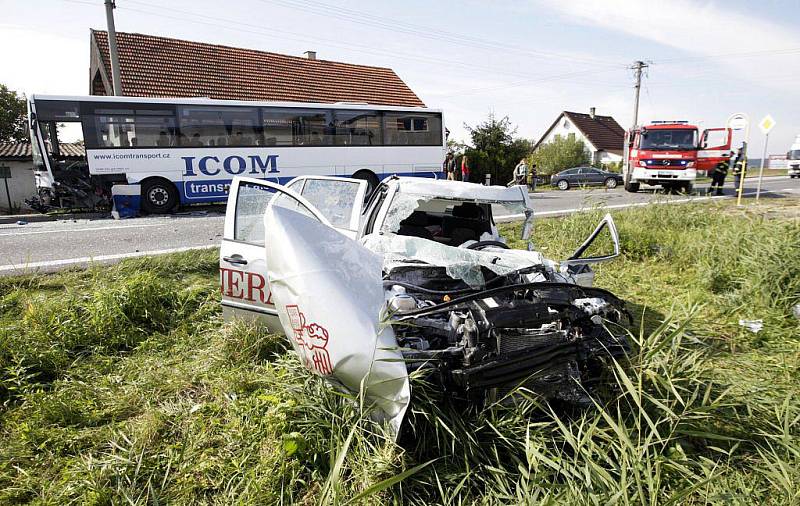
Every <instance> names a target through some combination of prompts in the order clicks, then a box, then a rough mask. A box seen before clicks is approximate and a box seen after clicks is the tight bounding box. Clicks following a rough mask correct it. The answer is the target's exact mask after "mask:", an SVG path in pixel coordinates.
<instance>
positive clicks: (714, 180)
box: [708, 158, 731, 195]
mask: <svg viewBox="0 0 800 506" xmlns="http://www.w3.org/2000/svg"><path fill="white" fill-rule="evenodd" d="M730 163H731V162H730V158H726V159H724V160H722V161H721V162H719V163H718V164H717V166H716V167H714V172H712V173H711V188H709V189H708V193H709V194H712V193H713V194H715V195H722V187H723V186H725V176H727V175H728V167H729V166H730Z"/></svg>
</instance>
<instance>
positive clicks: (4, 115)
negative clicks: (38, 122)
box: [0, 84, 30, 142]
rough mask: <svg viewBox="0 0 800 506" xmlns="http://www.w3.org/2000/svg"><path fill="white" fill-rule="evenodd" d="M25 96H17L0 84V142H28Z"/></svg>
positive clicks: (14, 92)
mask: <svg viewBox="0 0 800 506" xmlns="http://www.w3.org/2000/svg"><path fill="white" fill-rule="evenodd" d="M27 102H28V101H27V99H26V98H25V95H21V96H20V95H17V92H16V91H11V90H9V89H8V88H7V87H6V86H4V85H2V84H0V142H28V141H29V140H30V139H29V138H28V128H27V123H28V121H27V116H28V103H27Z"/></svg>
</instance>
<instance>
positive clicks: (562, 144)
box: [530, 134, 591, 174]
mask: <svg viewBox="0 0 800 506" xmlns="http://www.w3.org/2000/svg"><path fill="white" fill-rule="evenodd" d="M530 158H531V161H532V162H533V163H535V164H536V168H537V170H538V172H539V174H555V173H556V172H559V171H562V170H564V169H568V168H570V167H577V166H579V165H587V164H589V162H590V161H591V155H590V154H589V150H587V149H586V144H584V142H583V141H582V140H579V139H576V138H575V134H569V135H568V136H566V137H562V136H560V135H556V136H555V139H553V140H552V141H551V142H548V143H547V144H541V145H540V146H539V147H538V148H537V149H536V151H535V152H534V153H533V155H531V157H530Z"/></svg>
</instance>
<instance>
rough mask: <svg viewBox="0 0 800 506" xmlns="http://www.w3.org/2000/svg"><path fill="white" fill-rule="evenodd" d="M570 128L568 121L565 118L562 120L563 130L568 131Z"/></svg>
mask: <svg viewBox="0 0 800 506" xmlns="http://www.w3.org/2000/svg"><path fill="white" fill-rule="evenodd" d="M570 126H571V125H570V124H569V120H568V119H567V118H564V130H569V127H570Z"/></svg>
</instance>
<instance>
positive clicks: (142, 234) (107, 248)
mask: <svg viewBox="0 0 800 506" xmlns="http://www.w3.org/2000/svg"><path fill="white" fill-rule="evenodd" d="M755 184H756V181H755V179H748V180H746V183H745V196H750V195H754V194H755ZM706 187H707V185H700V188H699V189H700V190H701V193H703V192H704V190H705V188H706ZM762 191H765V192H766V193H763V195H762V197H765V198H776V197H781V196H782V195H794V196H797V197H800V180H797V179H794V180H790V179H789V178H788V177H786V176H781V177H772V178H765V179H764V185H763V190H762ZM532 198H533V204H534V208H535V210H536V215H537V216H541V217H544V216H556V215H561V214H568V213H572V212H578V211H580V210H581V209H587V208H592V207H595V206H604V207H606V208H608V209H621V208H625V207H632V206H641V205H649V204H652V203H655V202H670V201H671V202H684V201H689V200H704V199H707V197H699V196H695V197H686V196H682V195H666V194H664V193H663V192H654V191H642V192H639V193H636V194H631V193H627V192H625V191H624V190H623V189H622V188H617V189H615V190H605V189H592V190H568V191H563V192H562V191H557V190H556V191H543V192H536V193H534V194H532ZM719 198H733V190H732V182H729V183H728V188H726V196H724V197H713V199H719ZM223 221H224V207H223V206H215V207H213V208H211V210H206V211H193V212H187V213H181V214H176V215H172V216H158V217H144V218H136V219H132V220H123V221H114V220H112V219H110V218H109V219H95V220H65V221H53V222H39V223H29V224H27V225H16V224H9V225H0V275H11V274H19V273H23V272H31V271H52V270H57V269H59V268H63V267H68V266H79V265H86V264H88V263H89V262H113V261H117V260H119V259H122V258H131V257H137V256H146V255H154V254H162V253H171V252H177V251H186V250H191V249H201V248H208V247H213V246H217V245H218V244H219V242H220V240H221V238H222V227H223Z"/></svg>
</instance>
